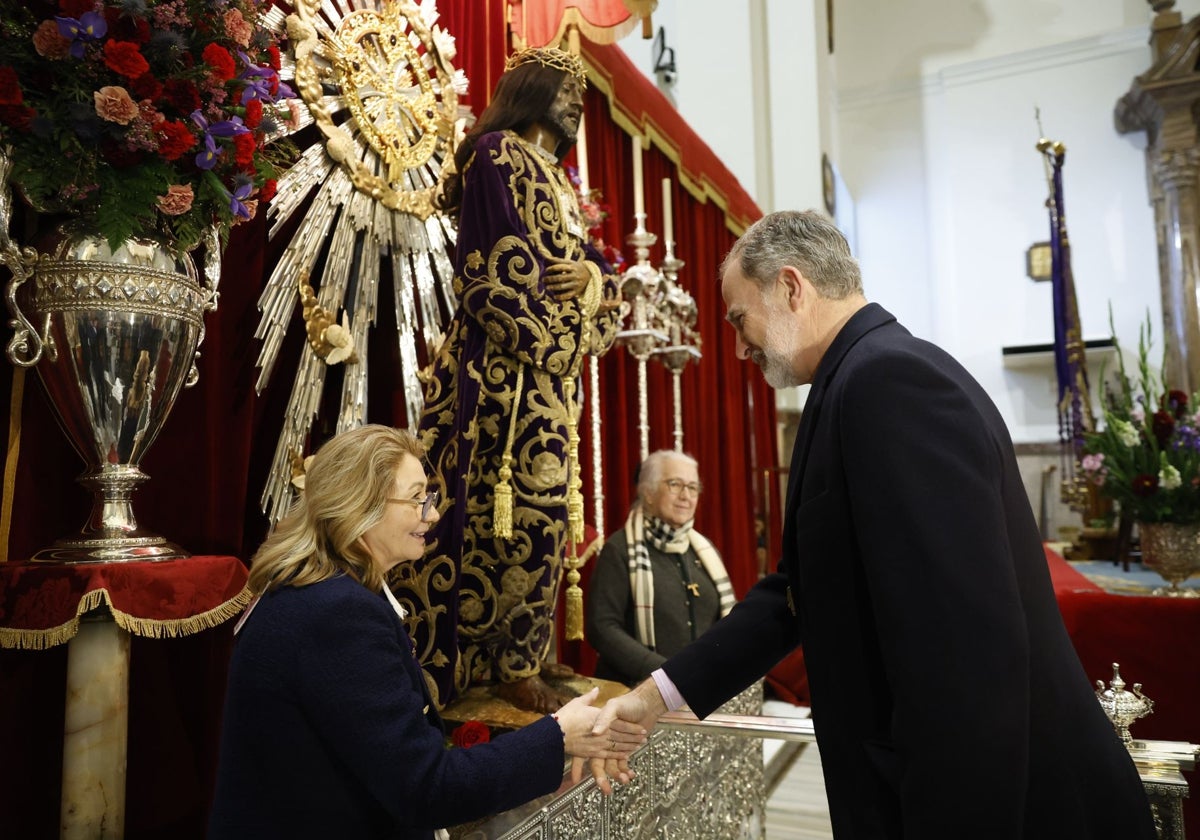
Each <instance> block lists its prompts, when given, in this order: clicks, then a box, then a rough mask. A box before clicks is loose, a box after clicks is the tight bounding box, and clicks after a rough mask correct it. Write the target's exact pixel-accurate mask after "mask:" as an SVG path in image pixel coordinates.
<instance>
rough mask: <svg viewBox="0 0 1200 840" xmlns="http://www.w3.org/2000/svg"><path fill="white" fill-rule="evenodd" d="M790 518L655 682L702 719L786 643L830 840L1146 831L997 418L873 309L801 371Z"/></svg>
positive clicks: (938, 355) (933, 356) (1125, 758)
mask: <svg viewBox="0 0 1200 840" xmlns="http://www.w3.org/2000/svg"><path fill="white" fill-rule="evenodd" d="M785 515H786V522H785V527H784V538H783V555H782V557H781V558H780V563H779V568H778V572H777V573H776V574H773V575H770V576H768V577H767V578H765V579H763V580H762V581H761V582H760V583H759V584H758V585H756V586H755V587H754V588H753V589H752V590H751V591H750V593H749V594H748V596H747V597H746V599H745V600H744V601H743V602H742V603H740V604H739V605H738V606H737V607H735V608H734V610H733V611H732V612H731V613H730V614H729V615H728V616H727V617H726V618H724V619H722V620H721V621H719V622H717V624H716V625H715V626H714V627H713V628H712V629H711V630H710V631H709V632H708V633H707V634H705V635H704V636H703V637H701V639H700V640H699V641H698V642H697V643H695V644H693V645H692V646H690V647H689V648H688V649H686V650H685V651H684V652H682V653H680V654H678V655H677V656H675V657H673V658H672V659H670V660H669V661H668V662H667V663H666V664H665V665H664V669H665V670H666V672H667V674H668V676H670V678H671V679H672V680H673V681H674V682H675V684H676V686H677V687H678V688H679V689H680V692H681V693H682V695H683V697H684V698H685V699H686V700H687V701H688V703H689V705H690V706H691V707H692V709H693V710H694V711H695V712H696V713H697V714H699V715H701V716H703V715H707V714H709V713H710V712H712V711H713V710H714V709H715V708H716V707H717V706H718V705H720V704H721V703H722V702H724V701H725V700H726V699H728V698H729V697H732V696H733V695H734V694H736V693H737V692H738V691H740V690H741V689H742V688H744V687H745V686H747V685H748V684H750V683H751V682H752V681H753V680H754V679H756V678H758V677H760V676H762V675H763V673H765V672H766V671H767V670H768V669H769V668H770V667H771V666H772V665H773V664H774V663H775V662H777V661H778V660H779V659H780V658H782V657H783V656H784V655H786V653H788V652H789V651H790V650H791V649H792V648H793V647H794V646H795V645H797V644H798V643H799V644H802V645H803V648H804V658H805V664H806V666H807V669H808V677H809V683H810V688H811V692H812V710H813V721H814V726H815V730H816V735H817V743H818V745H819V746H820V750H821V764H822V767H823V769H824V774H825V783H826V792H827V795H828V799H829V806H830V816H831V819H832V823H833V830H834V834H835V836H836V837H838V838H839V840H860V839H861V838H871V839H872V840H874V839H875V838H908V840H932V839H933V838H967V837H969V838H972V840H985V838H1005V840H1013V839H1014V838H1028V840H1044V839H1045V838H1055V840H1064V838H1080V839H1082V838H1096V839H1097V840H1100V838H1116V837H1120V838H1124V840H1128V838H1146V840H1150V838H1153V837H1154V829H1153V825H1152V822H1151V815H1150V810H1149V805H1148V803H1147V800H1146V796H1145V793H1144V791H1143V788H1142V786H1141V783H1140V781H1139V779H1138V775H1137V772H1136V769H1135V767H1134V765H1133V762H1132V761H1131V759H1130V756H1129V754H1128V752H1127V751H1126V750H1125V748H1124V747H1123V746H1122V745H1121V743H1120V741H1119V740H1118V739H1117V737H1116V734H1115V732H1114V730H1113V727H1112V725H1111V724H1110V723H1109V721H1108V719H1107V718H1106V717H1105V715H1104V713H1103V711H1102V709H1101V708H1100V705H1099V703H1098V702H1097V700H1096V697H1095V695H1094V692H1093V691H1092V688H1091V685H1090V682H1089V680H1088V677H1087V676H1086V675H1085V674H1084V672H1083V669H1082V667H1081V665H1080V663H1079V659H1078V657H1077V656H1076V654H1075V651H1074V648H1073V647H1072V644H1071V640H1070V638H1069V636H1068V635H1067V631H1066V629H1065V627H1064V626H1063V622H1062V618H1061V615H1060V614H1059V611H1058V606H1057V602H1056V601H1055V597H1054V591H1053V588H1052V586H1051V583H1050V576H1049V572H1048V570H1047V565H1046V559H1045V554H1044V550H1043V547H1042V542H1041V538H1040V535H1039V532H1038V528H1037V524H1036V521H1035V519H1034V516H1033V513H1032V511H1031V509H1030V505H1029V500H1028V496H1027V494H1026V491H1025V489H1024V486H1023V485H1022V482H1021V476H1020V474H1019V472H1018V469H1017V462H1016V457H1015V455H1014V451H1013V446H1012V441H1011V439H1010V437H1009V433H1008V430H1007V428H1006V427H1005V424H1004V421H1003V419H1002V418H1001V416H1000V413H999V412H998V411H997V409H996V407H995V405H994V404H993V403H992V401H991V399H989V397H988V396H987V394H986V393H985V392H984V390H983V389H982V388H981V387H980V385H979V383H977V382H976V381H975V380H974V379H973V378H972V377H971V376H970V374H968V373H967V371H966V370H965V369H964V368H963V367H962V366H961V365H960V364H958V362H956V361H955V360H954V359H953V358H951V357H950V356H949V355H948V354H947V353H945V352H944V351H942V350H940V349H939V348H937V347H936V346H934V345H932V344H930V343H928V342H926V341H922V340H919V339H917V338H914V337H913V336H912V335H911V334H910V333H909V332H908V331H907V330H906V329H904V327H902V326H901V325H900V324H898V323H897V322H896V320H895V318H894V317H893V316H891V315H890V314H889V313H888V312H886V311H885V310H883V309H882V308H881V307H879V306H877V305H874V304H869V305H867V306H865V307H864V308H862V309H860V310H859V311H858V312H856V313H855V314H854V315H853V316H852V317H851V319H850V320H849V321H848V322H847V324H846V325H845V327H844V328H843V329H842V330H841V331H840V333H839V334H838V335H837V337H836V338H835V339H834V341H833V342H832V344H831V346H830V347H829V349H828V351H827V352H826V353H825V355H824V357H823V358H822V359H821V362H820V364H819V365H818V367H817V370H816V373H815V375H814V379H813V386H812V390H811V392H810V394H809V397H808V401H807V404H806V406H805V409H804V414H803V416H802V419H801V423H800V430H799V433H798V435H797V442H796V447H795V450H794V452H793V455H792V462H791V470H790V473H789V491H788V501H787V506H786V513H785Z"/></svg>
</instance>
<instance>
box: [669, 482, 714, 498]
mask: <svg viewBox="0 0 1200 840" xmlns="http://www.w3.org/2000/svg"><path fill="white" fill-rule="evenodd" d="M663 484H665V485H667V489H668V490H670V491H671V495H673V496H682V495H683V491H684V490H687V491H688V492H689V493H691V494H692V495H693V496H699V495H700V491H701V490H703V489H704V485H703V484H701V483H700V482H699V481H684V480H683V479H681V478H668V479H665V480H664V481H663Z"/></svg>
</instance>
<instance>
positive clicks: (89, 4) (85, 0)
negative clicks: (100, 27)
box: [58, 0, 96, 20]
mask: <svg viewBox="0 0 1200 840" xmlns="http://www.w3.org/2000/svg"><path fill="white" fill-rule="evenodd" d="M58 8H60V9H62V13H63V17H69V18H75V19H76V20H79V18H81V17H82V16H83V14H84V13H85V12H94V11H95V10H96V3H95V0H58Z"/></svg>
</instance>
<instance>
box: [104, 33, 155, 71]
mask: <svg viewBox="0 0 1200 840" xmlns="http://www.w3.org/2000/svg"><path fill="white" fill-rule="evenodd" d="M104 65H105V66H106V67H107V68H108V69H109V70H111V71H113V72H114V73H120V74H121V75H122V76H124V77H125V78H127V79H136V78H137V77H138V76H140V75H142V74H143V73H145V72H146V71H147V70H149V69H150V62H148V61H146V59H145V58H144V57H143V56H142V52H141V50H140V49H139V48H138V45H137V44H135V43H133V42H131V41H108V42H107V43H105V45H104Z"/></svg>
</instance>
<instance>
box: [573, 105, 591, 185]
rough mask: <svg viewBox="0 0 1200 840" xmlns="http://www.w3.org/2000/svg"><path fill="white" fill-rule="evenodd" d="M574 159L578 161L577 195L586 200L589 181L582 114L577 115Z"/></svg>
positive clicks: (584, 126) (585, 127)
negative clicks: (577, 125) (577, 124)
mask: <svg viewBox="0 0 1200 840" xmlns="http://www.w3.org/2000/svg"><path fill="white" fill-rule="evenodd" d="M575 157H576V159H577V160H578V161H579V194H580V195H582V196H583V197H584V198H587V194H588V187H589V186H590V185H591V181H589V180H588V161H587V126H586V125H584V122H583V114H580V115H579V131H578V132H577V133H576V140H575Z"/></svg>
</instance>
